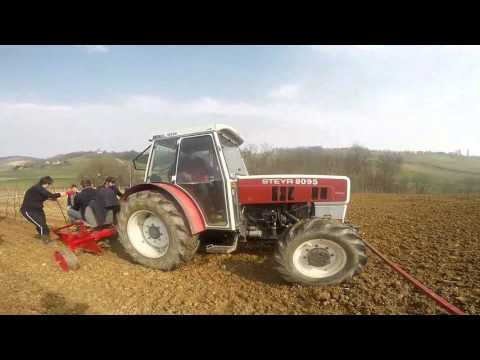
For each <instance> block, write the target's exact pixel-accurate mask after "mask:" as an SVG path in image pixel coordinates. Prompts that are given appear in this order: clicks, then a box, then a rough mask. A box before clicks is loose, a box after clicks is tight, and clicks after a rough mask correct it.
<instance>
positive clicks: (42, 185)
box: [20, 176, 67, 244]
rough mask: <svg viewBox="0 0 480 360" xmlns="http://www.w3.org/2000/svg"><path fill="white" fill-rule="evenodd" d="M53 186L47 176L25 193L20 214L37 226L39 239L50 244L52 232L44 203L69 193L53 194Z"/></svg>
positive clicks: (51, 180)
mask: <svg viewBox="0 0 480 360" xmlns="http://www.w3.org/2000/svg"><path fill="white" fill-rule="evenodd" d="M52 184H53V179H52V178H51V177H50V176H45V177H42V178H41V179H40V181H39V182H38V183H37V184H35V185H33V186H32V187H31V188H30V189H28V190H27V191H26V192H25V196H24V198H23V203H22V206H21V208H20V212H21V213H22V215H23V217H24V218H25V219H26V220H27V221H29V222H31V223H32V224H33V225H35V229H36V230H37V232H38V235H36V237H37V238H39V239H41V240H43V242H44V243H46V244H48V243H49V242H50V230H49V228H48V226H47V220H46V217H45V212H44V211H43V203H44V202H45V201H47V200H56V199H58V198H59V197H61V196H62V195H67V193H66V192H65V193H51V192H50V191H48V187H49V186H50V185H52Z"/></svg>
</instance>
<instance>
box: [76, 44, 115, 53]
mask: <svg viewBox="0 0 480 360" xmlns="http://www.w3.org/2000/svg"><path fill="white" fill-rule="evenodd" d="M77 46H80V47H82V48H84V49H85V50H86V51H87V52H88V53H107V52H109V51H110V48H109V47H108V46H106V45H77Z"/></svg>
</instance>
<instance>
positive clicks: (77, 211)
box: [67, 179, 97, 222]
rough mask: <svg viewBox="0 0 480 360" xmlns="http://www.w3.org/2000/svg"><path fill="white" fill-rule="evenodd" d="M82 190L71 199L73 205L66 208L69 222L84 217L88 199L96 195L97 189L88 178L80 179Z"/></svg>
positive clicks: (92, 198)
mask: <svg viewBox="0 0 480 360" xmlns="http://www.w3.org/2000/svg"><path fill="white" fill-rule="evenodd" d="M81 185H82V191H80V192H79V193H78V194H77V195H76V196H75V198H74V200H73V205H72V207H71V208H69V209H68V211H67V213H68V217H69V218H70V221H71V222H74V221H76V220H84V219H85V209H86V208H87V206H88V204H89V203H90V201H92V200H94V199H95V197H96V196H97V191H96V190H95V189H94V188H93V186H92V182H91V180H89V179H85V180H82V182H81Z"/></svg>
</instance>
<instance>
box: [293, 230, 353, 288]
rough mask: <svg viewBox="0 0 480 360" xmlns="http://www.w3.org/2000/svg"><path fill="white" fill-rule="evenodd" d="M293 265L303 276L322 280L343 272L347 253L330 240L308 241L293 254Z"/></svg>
mask: <svg viewBox="0 0 480 360" xmlns="http://www.w3.org/2000/svg"><path fill="white" fill-rule="evenodd" d="M292 260H293V265H294V266H295V268H296V270H297V271H298V272H299V273H301V274H302V275H303V276H306V277H309V278H312V279H322V278H327V277H330V276H333V275H335V274H337V273H338V272H339V271H341V270H342V269H343V268H344V266H345V265H346V263H347V253H346V252H345V250H344V249H343V248H342V247H341V246H340V245H339V244H337V243H336V242H335V241H332V240H329V239H312V240H307V241H305V242H304V243H302V244H301V245H300V246H299V247H297V248H296V249H295V251H294V253H293V259H292Z"/></svg>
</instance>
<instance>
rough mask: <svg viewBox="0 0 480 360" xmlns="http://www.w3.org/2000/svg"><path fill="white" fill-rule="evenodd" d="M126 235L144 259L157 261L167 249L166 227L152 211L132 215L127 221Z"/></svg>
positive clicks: (167, 235)
mask: <svg viewBox="0 0 480 360" xmlns="http://www.w3.org/2000/svg"><path fill="white" fill-rule="evenodd" d="M127 233H128V238H129V240H130V242H131V243H132V245H133V247H135V249H136V250H137V251H138V252H140V253H141V254H142V255H143V256H145V257H148V258H151V259H158V258H160V257H162V256H163V255H165V254H166V252H167V250H168V248H169V243H170V236H169V233H168V230H167V227H166V225H165V223H164V222H163V221H162V220H161V219H160V218H159V217H158V216H157V215H156V214H154V213H153V212H152V211H149V210H139V211H137V212H135V213H133V214H132V215H131V216H130V218H129V219H128V223H127Z"/></svg>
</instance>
